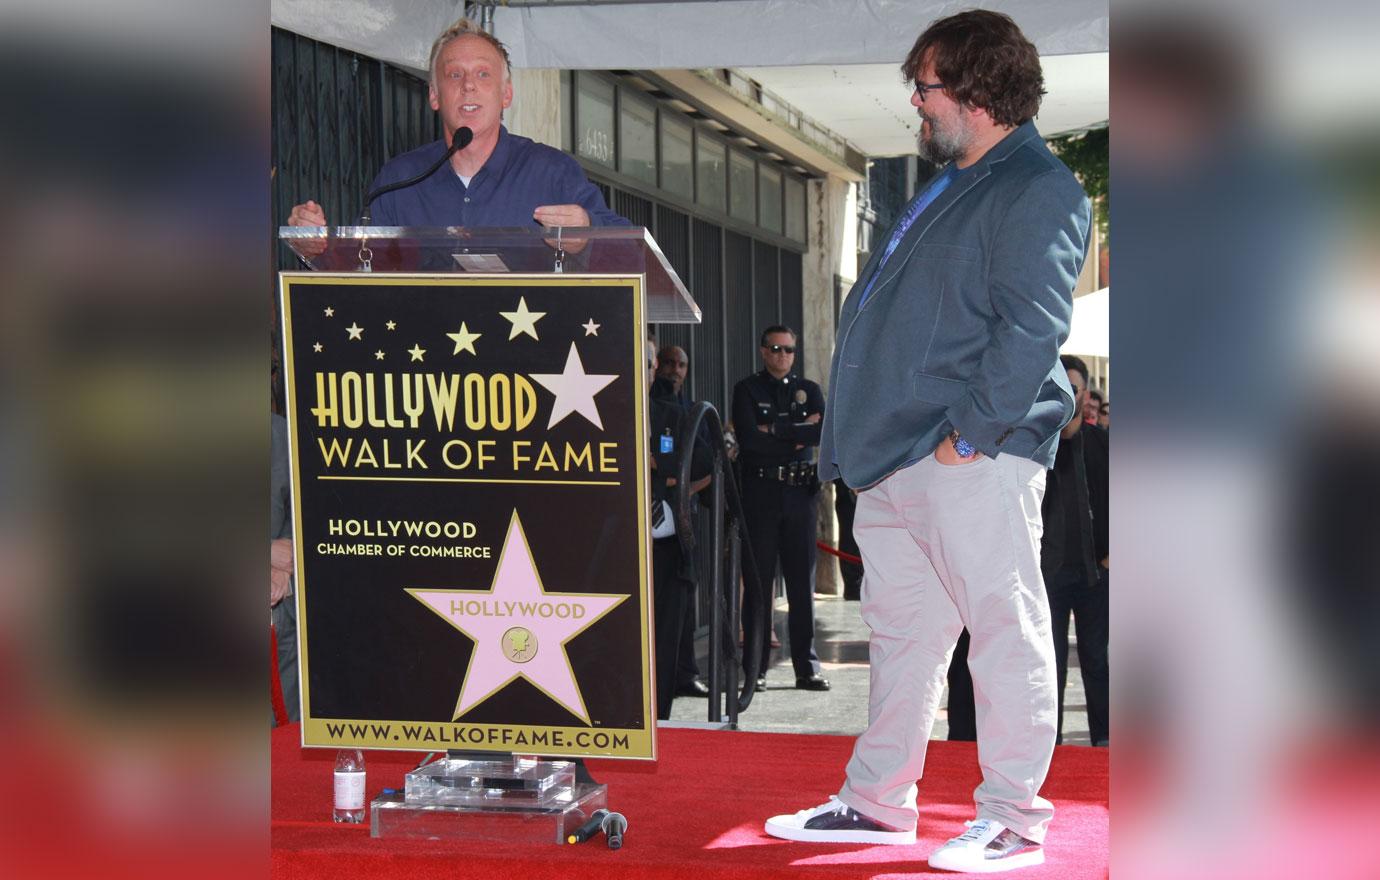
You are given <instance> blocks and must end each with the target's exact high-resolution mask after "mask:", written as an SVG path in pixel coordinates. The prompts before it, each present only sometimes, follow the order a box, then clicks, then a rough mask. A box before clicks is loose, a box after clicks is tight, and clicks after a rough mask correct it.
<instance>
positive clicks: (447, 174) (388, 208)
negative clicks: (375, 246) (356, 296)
mask: <svg viewBox="0 0 1380 880" xmlns="http://www.w3.org/2000/svg"><path fill="white" fill-rule="evenodd" d="M445 152H446V142H445V140H444V139H442V140H439V141H435V142H434V143H430V144H427V145H426V146H424V147H418V148H417V149H415V150H413V151H411V152H409V153H404V154H402V155H401V156H398V157H397V158H395V159H393V160H391V161H390V162H388V164H386V165H384V166H383V169H382V170H381V171H379V174H378V177H376V178H375V179H374V182H373V184H372V185H371V186H370V187H369V189H370V191H373V190H375V189H377V188H379V187H381V186H386V185H387V184H390V183H396V182H397V181H400V180H406V179H408V178H409V177H415V176H416V175H418V174H421V173H422V172H423V171H425V170H426V169H427V168H429V167H430V166H432V165H434V164H435V163H436V161H437V160H438V159H440V158H441V156H443V155H444V154H445ZM541 205H579V206H580V207H582V208H584V209H585V211H587V212H588V213H589V224H590V225H591V226H627V225H628V221H627V220H625V219H624V218H622V217H620V216H618V215H617V214H615V213H614V212H613V211H610V210H609V208H608V205H606V204H605V203H604V196H603V194H602V193H600V192H599V189H598V188H597V187H596V186H595V185H594V184H592V183H590V182H589V179H588V178H587V177H585V171H584V169H583V168H581V167H580V163H578V162H576V161H575V159H574V158H573V157H571V156H568V155H566V154H565V153H562V152H561V151H560V150H557V149H554V148H552V147H548V146H546V145H545V144H539V143H537V142H536V141H534V140H532V139H530V138H525V137H522V136H521V135H515V134H509V133H508V130H507V129H506V128H504V127H502V126H500V127H499V131H498V143H497V145H495V147H494V151H493V153H492V154H491V155H490V156H489V159H488V161H486V162H485V163H484V167H483V168H480V169H479V171H478V172H476V173H475V175H474V176H473V177H472V178H470V185H469V186H465V184H464V183H462V182H461V181H460V177H459V176H458V175H457V174H456V173H455V170H454V169H453V168H452V167H451V166H450V165H449V164H447V165H445V166H443V167H441V168H438V169H437V170H436V172H435V173H434V174H432V175H431V176H430V177H428V178H426V179H425V180H423V181H421V182H420V183H417V184H414V185H413V186H408V187H404V188H402V189H400V190H396V191H394V192H391V193H386V194H384V195H382V196H379V198H378V200H377V201H375V202H374V209H373V220H372V221H371V222H372V224H373V225H375V226H466V227H481V226H505V227H524V228H528V229H540V228H542V227H541V224H540V223H538V222H537V221H536V220H535V219H533V217H532V211H533V210H535V209H536V208H537V207H539V206H541Z"/></svg>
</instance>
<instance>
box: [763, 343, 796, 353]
mask: <svg viewBox="0 0 1380 880" xmlns="http://www.w3.org/2000/svg"><path fill="white" fill-rule="evenodd" d="M763 348H765V349H767V351H770V352H771V353H772V354H780V353H781V352H783V351H784V352H785V353H786V354H795V346H794V345H766V346H763Z"/></svg>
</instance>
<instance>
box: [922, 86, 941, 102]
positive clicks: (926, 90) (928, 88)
mask: <svg viewBox="0 0 1380 880" xmlns="http://www.w3.org/2000/svg"><path fill="white" fill-rule="evenodd" d="M942 88H944V84H943V83H922V82H918V83H916V84H915V92H916V94H918V95H919V96H920V100H921V101H924V100H925V93H926V92H929V91H933V90H934V89H942Z"/></svg>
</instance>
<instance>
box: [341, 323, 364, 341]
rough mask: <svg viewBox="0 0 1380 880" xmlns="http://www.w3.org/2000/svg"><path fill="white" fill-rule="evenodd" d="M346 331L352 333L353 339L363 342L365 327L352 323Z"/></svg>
mask: <svg viewBox="0 0 1380 880" xmlns="http://www.w3.org/2000/svg"><path fill="white" fill-rule="evenodd" d="M345 332H346V333H348V334H350V338H351V339H358V340H360V341H361V342H362V341H363V340H364V336H363V333H364V328H363V327H361V326H359V325H358V324H355V323H351V324H350V326H348V327H346V328H345Z"/></svg>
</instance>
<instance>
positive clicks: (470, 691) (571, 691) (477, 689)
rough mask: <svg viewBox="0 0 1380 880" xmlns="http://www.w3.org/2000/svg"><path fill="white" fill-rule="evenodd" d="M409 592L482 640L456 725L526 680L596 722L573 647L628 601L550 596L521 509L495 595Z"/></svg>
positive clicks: (459, 703) (496, 575) (477, 640)
mask: <svg viewBox="0 0 1380 880" xmlns="http://www.w3.org/2000/svg"><path fill="white" fill-rule="evenodd" d="M407 592H408V593H410V594H412V596H413V598H415V599H417V600H418V601H419V602H421V603H422V604H424V605H426V606H427V607H428V608H430V609H431V610H432V611H434V612H436V613H437V614H439V615H440V616H441V617H443V618H445V619H446V620H447V621H448V622H449V623H450V625H451V626H453V627H455V628H456V629H458V630H460V632H462V633H464V634H465V635H467V636H469V637H470V638H471V639H473V640H474V653H472V654H471V655H470V665H469V668H468V669H466V670H465V679H464V683H463V684H462V685H461V686H460V698H459V700H458V701H457V702H456V704H455V718H459V717H460V716H462V715H464V714H465V713H466V712H468V711H469V710H470V709H472V708H474V707H475V706H477V705H479V704H480V703H482V702H484V701H485V700H487V699H488V698H489V697H491V696H493V695H494V694H496V693H498V692H499V691H500V690H502V689H503V688H504V686H506V685H507V684H508V683H509V682H511V681H513V680H514V679H516V678H525V679H527V680H528V681H530V682H531V683H532V684H533V685H535V686H536V688H537V689H538V690H540V691H541V692H542V693H544V694H546V695H547V696H548V697H550V698H551V699H553V700H555V701H556V702H557V703H560V704H561V705H562V706H564V707H565V708H566V709H569V710H570V711H571V712H572V713H574V714H575V715H577V716H579V717H580V718H581V719H582V720H583V721H584V722H585V723H586V724H588V723H589V712H588V711H587V710H586V709H585V701H584V697H582V696H581V694H580V686H579V684H578V683H577V682H576V681H575V673H574V671H573V670H572V669H571V667H570V659H569V657H568V656H567V655H566V651H565V646H566V643H567V642H569V641H570V640H571V639H574V638H575V637H576V636H578V635H579V634H580V633H582V632H584V631H585V630H586V629H587V628H589V626H590V625H591V624H593V623H594V622H595V621H596V620H598V619H599V618H601V617H603V616H604V615H605V614H607V613H609V612H610V611H612V610H613V609H614V608H616V607H617V606H618V605H619V604H620V603H621V602H622V601H623V600H624V599H626V598H628V597H627V596H608V595H601V594H598V593H551V592H547V591H546V589H545V588H543V586H542V583H541V576H540V575H539V574H538V573H537V566H536V563H535V562H533V561H532V551H531V550H530V548H529V547H528V545H527V535H526V534H525V533H524V532H523V531H522V521H521V520H519V519H518V515H517V511H516V510H514V511H513V519H512V521H511V522H510V523H509V525H508V535H507V537H506V538H505V539H504V541H503V551H502V553H501V554H500V556H499V560H498V569H497V570H496V571H495V572H494V580H493V583H492V584H491V585H490V587H489V589H487V590H421V589H410V590H408V591H407Z"/></svg>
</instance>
